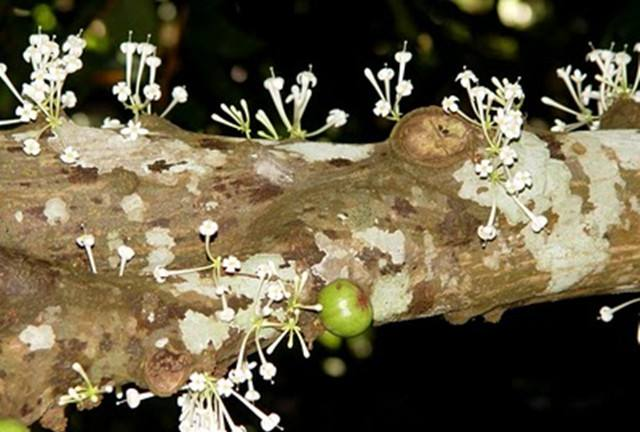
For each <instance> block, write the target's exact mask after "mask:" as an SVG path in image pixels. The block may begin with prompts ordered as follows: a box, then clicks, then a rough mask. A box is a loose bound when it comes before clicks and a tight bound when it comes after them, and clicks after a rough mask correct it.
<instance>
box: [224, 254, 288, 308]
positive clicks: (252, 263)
mask: <svg viewBox="0 0 640 432" xmlns="http://www.w3.org/2000/svg"><path fill="white" fill-rule="evenodd" d="M270 262H272V263H273V265H274V266H275V268H276V269H277V271H278V275H279V276H280V278H282V279H285V280H293V278H294V277H295V275H296V269H295V263H294V262H293V261H285V259H284V258H283V257H282V255H280V254H269V253H259V254H255V255H251V256H249V257H247V258H246V259H245V260H243V261H242V273H245V274H250V275H255V274H256V271H257V270H258V267H259V266H265V265H266V266H268V265H269V263H270ZM220 283H221V284H223V285H227V286H229V287H230V288H231V290H232V291H233V293H234V294H237V295H241V296H244V297H247V298H250V299H254V298H255V296H256V295H257V293H258V288H259V286H260V283H259V280H258V279H257V278H255V277H247V276H242V275H234V276H223V277H221V278H220ZM265 295H266V293H263V295H262V297H264V296H265Z"/></svg>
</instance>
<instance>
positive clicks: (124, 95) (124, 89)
mask: <svg viewBox="0 0 640 432" xmlns="http://www.w3.org/2000/svg"><path fill="white" fill-rule="evenodd" d="M112 92H113V94H114V95H116V97H117V98H118V100H119V101H120V102H126V101H127V99H128V98H129V96H131V88H129V86H128V85H127V83H126V82H124V81H120V82H118V83H116V84H115V85H114V86H113V88H112Z"/></svg>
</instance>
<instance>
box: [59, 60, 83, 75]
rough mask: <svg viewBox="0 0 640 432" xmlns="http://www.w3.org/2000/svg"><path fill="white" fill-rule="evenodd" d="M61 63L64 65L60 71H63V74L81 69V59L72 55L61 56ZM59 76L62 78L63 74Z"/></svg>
mask: <svg viewBox="0 0 640 432" xmlns="http://www.w3.org/2000/svg"><path fill="white" fill-rule="evenodd" d="M62 64H63V65H64V68H62V69H61V72H63V73H64V74H71V73H74V72H77V71H79V70H80V69H82V60H80V59H79V58H78V57H75V56H72V55H66V56H64V57H63V58H62ZM59 76H60V77H62V79H64V76H63V75H59Z"/></svg>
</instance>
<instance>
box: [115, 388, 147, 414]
mask: <svg viewBox="0 0 640 432" xmlns="http://www.w3.org/2000/svg"><path fill="white" fill-rule="evenodd" d="M125 395H126V396H125V400H124V401H120V402H116V405H120V404H121V403H123V402H126V404H127V406H129V408H131V409H136V408H138V407H139V406H140V402H142V401H143V400H146V399H150V398H152V397H155V395H154V394H153V393H151V392H144V393H140V392H139V391H138V390H137V389H135V388H130V389H127V391H126V392H125Z"/></svg>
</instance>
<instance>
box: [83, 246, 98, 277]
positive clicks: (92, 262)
mask: <svg viewBox="0 0 640 432" xmlns="http://www.w3.org/2000/svg"><path fill="white" fill-rule="evenodd" d="M84 248H85V250H86V251H87V257H88V258H89V266H90V267H91V273H93V274H96V273H98V270H96V262H95V260H94V259H93V252H92V251H91V247H90V246H85V247H84Z"/></svg>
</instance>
